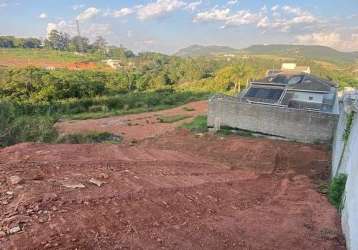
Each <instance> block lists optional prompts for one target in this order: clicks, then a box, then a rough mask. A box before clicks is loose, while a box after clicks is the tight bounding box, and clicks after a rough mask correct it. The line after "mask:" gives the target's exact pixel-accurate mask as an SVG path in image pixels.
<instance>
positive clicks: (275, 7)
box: [271, 5, 280, 11]
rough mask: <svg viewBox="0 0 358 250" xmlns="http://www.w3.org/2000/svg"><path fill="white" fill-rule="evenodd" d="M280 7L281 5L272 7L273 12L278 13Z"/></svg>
mask: <svg viewBox="0 0 358 250" xmlns="http://www.w3.org/2000/svg"><path fill="white" fill-rule="evenodd" d="M279 7H280V6H279V5H275V6H272V8H271V11H276V10H278V8H279Z"/></svg>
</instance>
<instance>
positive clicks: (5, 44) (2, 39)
mask: <svg viewBox="0 0 358 250" xmlns="http://www.w3.org/2000/svg"><path fill="white" fill-rule="evenodd" d="M14 47H15V38H14V37H11V36H0V48H14Z"/></svg>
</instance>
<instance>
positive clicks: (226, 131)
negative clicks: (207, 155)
mask: <svg viewBox="0 0 358 250" xmlns="http://www.w3.org/2000/svg"><path fill="white" fill-rule="evenodd" d="M216 134H217V135H220V136H228V135H239V136H244V137H253V135H252V133H251V132H250V131H246V130H241V129H236V128H231V127H226V126H224V127H221V128H220V130H219V131H217V132H216Z"/></svg>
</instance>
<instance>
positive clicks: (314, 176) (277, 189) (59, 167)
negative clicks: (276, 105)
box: [0, 104, 345, 250]
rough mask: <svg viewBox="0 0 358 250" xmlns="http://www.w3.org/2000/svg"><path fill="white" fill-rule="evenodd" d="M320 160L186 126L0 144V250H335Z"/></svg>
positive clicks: (335, 226)
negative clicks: (119, 137)
mask: <svg viewBox="0 0 358 250" xmlns="http://www.w3.org/2000/svg"><path fill="white" fill-rule="evenodd" d="M195 105H196V104H195ZM198 110H199V109H198ZM167 112H169V113H172V112H173V111H167ZM147 115H148V114H145V115H142V116H143V117H146V116H147ZM135 117H136V118H137V119H139V118H140V115H136V116H135ZM112 119H116V118H112ZM102 120H103V119H102ZM90 122H91V121H90ZM121 128H122V127H121ZM141 129H142V127H138V128H137V130H138V131H140V130H141ZM160 130H161V129H160ZM141 138H143V136H141ZM328 168H329V151H328V149H327V148H326V147H324V146H317V145H305V144H299V143H290V142H283V141H272V140H268V139H253V138H244V137H238V136H228V137H223V138H221V137H218V136H215V135H209V134H205V135H193V134H191V133H189V132H188V131H185V130H172V129H169V130H166V131H165V132H164V133H158V136H156V137H153V138H145V136H144V138H143V139H142V140H141V141H139V142H138V144H136V145H135V146H129V145H128V144H126V143H124V144H123V145H109V144H97V145H41V144H19V145H16V146H12V147H8V148H5V149H1V150H0V183H1V184H0V223H1V224H0V249H328V250H330V249H332V250H335V249H345V247H344V240H343V238H342V233H341V231H340V225H339V216H338V215H337V212H336V210H335V208H333V207H332V206H331V205H330V204H329V203H328V201H327V198H326V197H325V196H324V195H322V194H321V193H319V192H318V191H317V190H318V187H319V185H320V184H321V182H322V181H325V180H327V179H328V178H329V176H328V173H329V171H328ZM11 176H17V177H20V180H17V181H15V183H17V182H18V183H17V184H15V183H14V181H13V183H12V184H11V178H10V177H11ZM91 178H94V179H95V180H97V181H101V182H104V183H103V185H102V186H100V187H99V186H96V185H94V184H93V183H90V181H89V180H90V179H91ZM13 179H14V178H13ZM80 184H81V185H80ZM73 185H77V186H78V185H79V186H78V187H80V186H82V188H74V186H73ZM16 226H18V228H17V230H15V229H16ZM11 229H13V230H12V232H13V233H10V230H11ZM18 230H20V231H19V232H14V231H18Z"/></svg>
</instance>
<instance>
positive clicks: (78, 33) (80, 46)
mask: <svg viewBox="0 0 358 250" xmlns="http://www.w3.org/2000/svg"><path fill="white" fill-rule="evenodd" d="M76 25H77V36H78V39H79V41H78V49H79V52H81V53H82V52H83V44H82V37H81V31H80V21H79V20H78V19H76Z"/></svg>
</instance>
